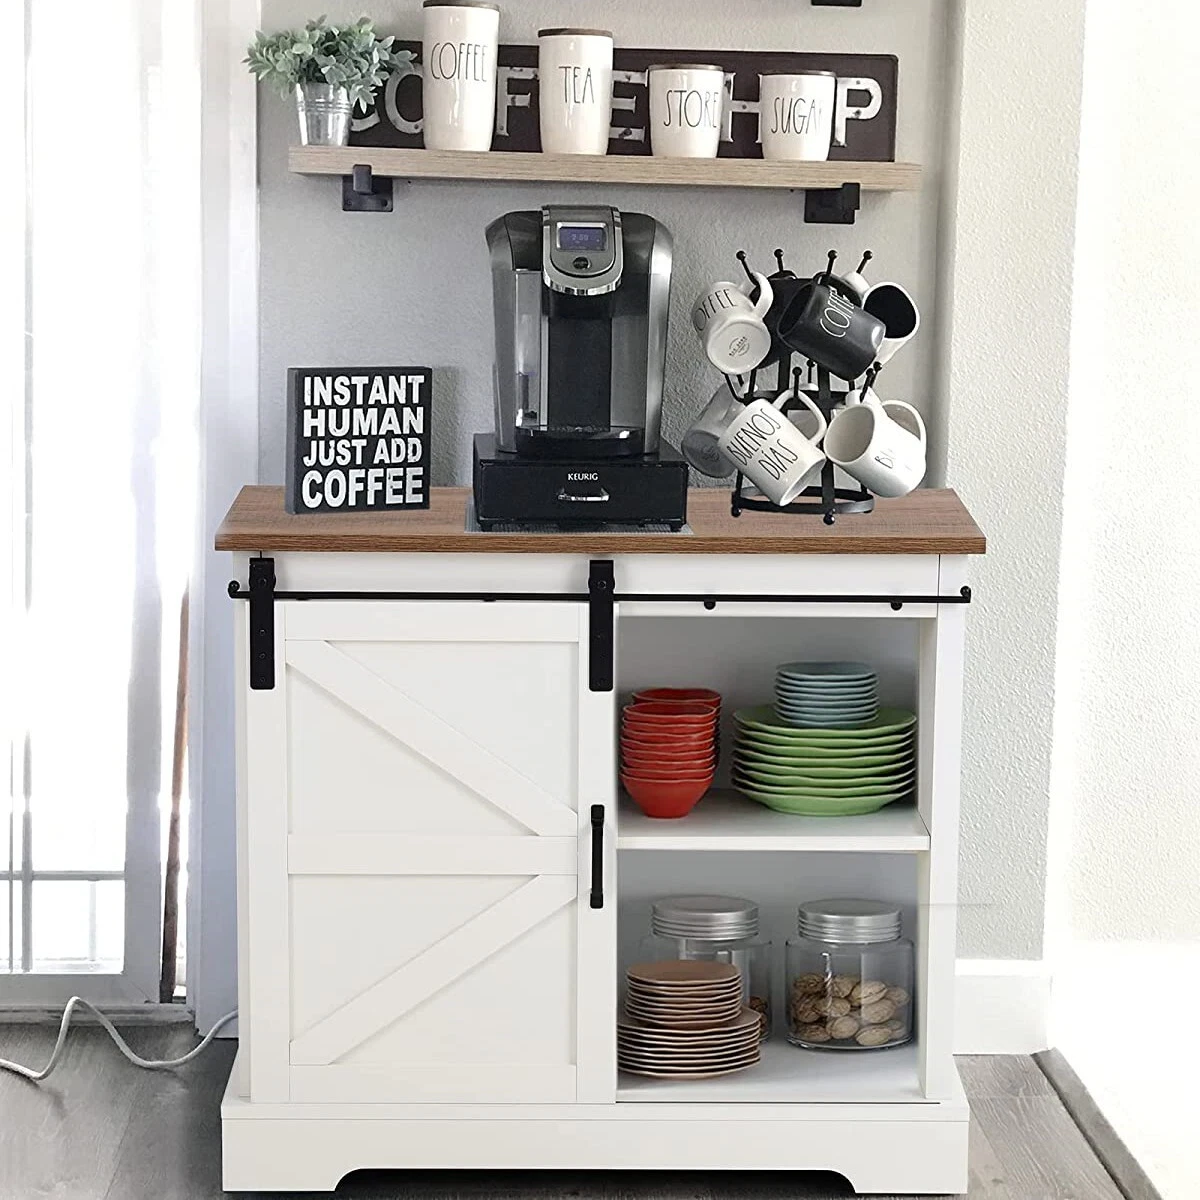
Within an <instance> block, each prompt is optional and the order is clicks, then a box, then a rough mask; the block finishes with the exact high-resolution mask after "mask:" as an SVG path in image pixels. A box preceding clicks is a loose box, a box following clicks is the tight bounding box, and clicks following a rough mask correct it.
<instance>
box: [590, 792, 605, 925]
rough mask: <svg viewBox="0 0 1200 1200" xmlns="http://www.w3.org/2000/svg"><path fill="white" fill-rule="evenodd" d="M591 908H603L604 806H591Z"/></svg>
mask: <svg viewBox="0 0 1200 1200" xmlns="http://www.w3.org/2000/svg"><path fill="white" fill-rule="evenodd" d="M591 906H592V907H593V908H603V907H604V805H603V804H593V805H592V893H591Z"/></svg>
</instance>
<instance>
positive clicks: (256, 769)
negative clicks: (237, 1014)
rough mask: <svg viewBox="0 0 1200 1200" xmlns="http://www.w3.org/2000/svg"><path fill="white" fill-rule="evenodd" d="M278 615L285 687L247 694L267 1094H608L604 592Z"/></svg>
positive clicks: (248, 994) (353, 605)
mask: <svg viewBox="0 0 1200 1200" xmlns="http://www.w3.org/2000/svg"><path fill="white" fill-rule="evenodd" d="M276 614H277V622H276V686H275V688H274V689H273V690H272V691H246V692H245V693H244V696H243V699H244V702H245V704H246V709H247V717H248V720H247V726H246V728H247V740H246V746H245V750H244V753H245V767H246V772H245V779H246V795H245V821H246V826H245V830H244V837H245V845H246V846H247V848H248V855H247V860H246V864H245V869H246V875H245V893H246V901H247V907H248V914H247V917H248V919H247V921H246V922H245V923H244V925H243V928H244V929H245V930H246V931H247V945H246V948H245V949H246V953H245V956H244V959H243V962H244V964H245V968H246V969H247V970H248V972H249V977H250V979H249V988H248V989H246V990H245V998H246V1001H247V1004H248V1006H249V1054H250V1063H249V1072H250V1090H251V1096H252V1098H253V1099H254V1100H260V1099H261V1100H271V1099H290V1100H292V1101H301V1102H319V1101H365V1102H372V1101H393V1102H405V1101H412V1102H431V1101H432V1102H439V1101H444V1102H465V1103H494V1102H529V1103H543V1102H545V1103H563V1102H572V1101H577V1100H578V1101H582V1102H589V1103H597V1102H607V1101H609V1100H611V1099H612V1098H613V1089H614V1081H615V1066H614V1062H613V1049H612V1043H613V1039H612V1029H613V1021H614V1012H615V1000H614V991H615V962H614V955H615V950H614V946H615V925H616V906H615V897H614V896H613V895H612V894H611V887H612V883H611V881H612V874H613V873H612V866H611V864H612V862H613V861H614V856H613V855H612V853H611V847H612V841H613V838H612V831H613V826H612V824H611V822H612V819H613V814H612V812H611V806H612V798H613V796H614V786H613V777H612V775H613V767H612V742H611V722H612V717H613V711H612V710H613V697H612V694H611V693H593V692H591V691H589V690H588V683H587V661H586V654H587V610H586V607H585V606H582V605H577V604H573V603H561V604H560V603H528V604H508V603H494V604H485V603H482V602H455V603H444V604H434V603H425V602H399V603H375V602H370V603H363V602H305V603H297V602H291V603H280V604H277V605H276ZM593 804H602V805H604V806H605V812H606V818H607V820H608V822H609V827H608V830H607V831H606V832H607V833H608V835H609V836H608V837H607V839H606V846H605V850H606V870H605V879H604V883H605V885H606V894H605V896H604V903H603V906H602V907H598V908H596V907H592V906H591V904H590V903H589V893H590V888H591V885H592V878H591V874H592V836H593V835H592V830H591V827H590V810H591V806H592V805H593ZM243 1021H245V1016H244V1015H243ZM243 1028H245V1026H243Z"/></svg>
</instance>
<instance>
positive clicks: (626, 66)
mask: <svg viewBox="0 0 1200 1200" xmlns="http://www.w3.org/2000/svg"><path fill="white" fill-rule="evenodd" d="M402 45H403V46H404V48H406V49H409V50H411V51H412V52H413V54H414V61H413V62H412V63H411V64H408V65H406V66H404V67H402V68H401V69H400V70H399V71H398V72H397V73H396V74H395V75H393V76H392V77H391V78H390V79H389V80H388V82H387V85H386V86H385V87H384V88H383V90H382V92H381V93H380V96H379V98H378V101H377V103H376V105H375V107H374V108H372V109H371V110H370V111H369V112H368V113H367V114H366V115H365V116H363V117H359V118H357V119H356V120H355V121H354V122H353V125H352V134H351V143H352V144H353V145H357V146H401V147H419V146H420V145H421V128H422V122H421V63H420V58H421V44H420V43H419V42H405V43H402ZM537 59H538V48H537V47H536V46H510V45H504V46H501V47H500V49H499V54H498V56H497V64H498V65H497V71H496V132H495V139H494V141H493V143H492V149H493V150H498V151H504V150H510V151H537V150H539V149H540V148H541V145H540V139H539V132H538V108H537V105H538V77H537V76H538V73H537ZM671 61H681V62H714V63H718V64H719V65H720V66H722V67H724V69H725V104H724V105H723V116H722V120H723V129H722V141H721V151H720V153H721V157H723V158H724V157H728V158H758V157H760V156H761V147H760V145H759V135H758V124H759V77H760V76H761V75H765V74H771V73H790V72H802V71H811V70H821V71H832V72H833V73H834V74H835V75H836V76H837V80H838V90H837V105H836V109H835V118H834V137H833V150H832V152H831V155H830V157H831V158H834V159H852V160H856V161H860V162H890V161H892V160H894V158H895V151H896V106H897V83H898V76H899V64H898V62H897V59H896V57H895V55H890V54H800V53H793V52H790V51H735V50H728V51H726V50H630V49H621V48H618V49H617V50H616V51H615V52H614V59H613V66H614V70H613V127H612V139H611V141H610V143H609V153H610V154H649V153H650V144H649V139H648V136H647V128H648V125H649V98H648V89H647V82H646V68H647V67H649V66H650V65H651V64H653V63H662V62H671Z"/></svg>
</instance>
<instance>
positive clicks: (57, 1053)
mask: <svg viewBox="0 0 1200 1200" xmlns="http://www.w3.org/2000/svg"><path fill="white" fill-rule="evenodd" d="M77 1008H86V1009H87V1010H88V1012H90V1013H91V1014H92V1016H94V1017H95V1018H96V1020H97V1021H99V1022H100V1024H101V1025H103V1026H104V1028H105V1030H107V1032H108V1036H109V1037H111V1038H112V1040H113V1041H114V1042H116V1043H117V1049H118V1050H120V1051H121V1053H122V1054H123V1055H125V1057H126V1058H127V1059H129V1061H130V1062H131V1063H133V1065H134V1066H135V1067H144V1068H145V1069H146V1070H148V1071H165V1070H167V1069H169V1068H170V1067H182V1066H183V1064H184V1063H188V1062H191V1061H192V1059H193V1058H195V1057H196V1055H198V1054H199V1053H200V1052H201V1051H202V1050H204V1049H206V1048H207V1047H208V1044H209V1042H211V1041H212V1040H213V1038H214V1037H216V1035H217V1033H218V1032H219V1031H220V1030H221V1029H223V1028H224V1027H225V1026H226V1025H228V1024H229V1022H230V1021H232V1020H233V1018H234V1017H236V1016H237V1009H236V1008H235V1009H234V1010H233V1012H228V1013H226V1014H225V1015H224V1016H223V1017H222V1018H221V1019H220V1020H219V1021H218V1022H217V1023H216V1024H215V1025H214V1026H213V1027H212V1028H211V1029H210V1030H209V1031H208V1032H207V1033H206V1034H205V1035H204V1037H203V1039H202V1040H201V1042H200V1045H198V1046H196V1047H194V1048H193V1049H191V1050H189V1051H188V1052H187V1053H186V1054H185V1055H184V1056H183V1057H182V1058H166V1059H151V1058H142V1057H141V1056H140V1055H138V1054H135V1053H134V1052H133V1051H132V1050H131V1049H130V1048H129V1046H128V1044H127V1043H126V1041H125V1039H124V1038H123V1037H122V1036H121V1035H120V1034H119V1033H118V1032H117V1030H116V1027H115V1026H114V1025H113V1023H112V1022H111V1021H110V1020H109V1019H108V1018H107V1017H106V1016H105V1015H104V1014H103V1013H102V1012H101V1011H100V1010H99V1009H98V1008H97V1007H96V1006H95V1005H94V1004H91V1003H89V1002H88V1001H87V1000H85V999H84V998H83V997H82V996H72V997H71V998H70V1000H68V1001H67V1007H66V1008H64V1009H63V1015H62V1024H61V1025H59V1027H58V1041H56V1042H55V1043H54V1049H53V1051H52V1052H51V1054H50V1061H49V1062H48V1063H46V1065H45V1066H44V1067H43V1068H42V1069H41V1070H40V1071H35V1070H34V1069H33V1068H32V1067H26V1066H22V1065H21V1064H20V1063H15V1062H9V1061H8V1060H7V1059H4V1058H0V1071H11V1072H12V1073H13V1074H14V1075H20V1076H22V1077H23V1078H25V1079H28V1080H30V1081H32V1082H33V1083H41V1082H42V1080H43V1079H46V1078H48V1077H49V1075H50V1073H51V1072H52V1071H53V1070H54V1069H55V1068H56V1067H57V1066H58V1064H59V1061H60V1059H61V1057H62V1051H63V1047H64V1046H65V1045H66V1044H67V1030H68V1029H69V1028H70V1026H71V1017H72V1015H73V1014H74V1012H75V1010H76V1009H77Z"/></svg>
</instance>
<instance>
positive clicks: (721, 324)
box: [692, 271, 775, 375]
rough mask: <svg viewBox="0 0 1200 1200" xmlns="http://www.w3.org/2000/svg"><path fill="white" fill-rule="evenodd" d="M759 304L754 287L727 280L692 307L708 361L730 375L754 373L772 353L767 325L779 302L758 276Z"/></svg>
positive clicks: (756, 280)
mask: <svg viewBox="0 0 1200 1200" xmlns="http://www.w3.org/2000/svg"><path fill="white" fill-rule="evenodd" d="M754 281H755V283H757V284H758V300H757V301H753V300H751V299H750V295H749V288H750V284H749V281H747V282H746V283H745V284H743V285H742V286H740V287H739V286H738V285H737V284H736V283H730V282H728V281H727V280H723V281H722V282H721V283H714V284H713V285H712V287H710V288H708V289H707V290H706V291H705V293H704V295H702V296H701V297H700V299H699V300H697V301H696V303H695V304H693V305H692V326H693V328H694V329H695V330H696V332H697V333H698V334H699V335H700V341H701V344H702V345H703V346H704V353H705V354H706V355H708V361H709V362H710V363H712V365H713V366H714V367H716V368H717V370H718V371H723V372H724V373H725V374H726V375H744V374H745V373H746V372H747V371H753V370H754V368H755V367H757V366H758V365H759V363H761V362H762V361H763V359H764V358H766V357H767V355H768V354H769V353H770V351H771V334H770V331H769V330H768V329H767V327H766V325H765V324H764V323H763V318H764V317H765V316H766V315H767V310H768V309H769V308H770V307H771V305H772V303H773V302H774V300H775V294H774V292H773V291H772V290H771V284H770V283H769V282H768V280H767V277H766V276H765V275H760V274H759V273H758V272H757V271H755V273H754Z"/></svg>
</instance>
